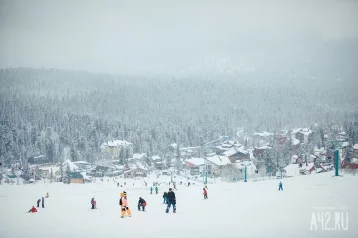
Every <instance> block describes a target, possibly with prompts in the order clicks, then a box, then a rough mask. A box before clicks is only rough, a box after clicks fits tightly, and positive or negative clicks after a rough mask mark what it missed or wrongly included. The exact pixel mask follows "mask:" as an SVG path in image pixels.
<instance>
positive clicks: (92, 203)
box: [91, 198, 97, 209]
mask: <svg viewBox="0 0 358 238" xmlns="http://www.w3.org/2000/svg"><path fill="white" fill-rule="evenodd" d="M91 205H92V207H91V209H97V202H96V199H95V198H92V199H91Z"/></svg>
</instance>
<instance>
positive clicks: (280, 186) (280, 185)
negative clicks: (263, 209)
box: [278, 181, 283, 191]
mask: <svg viewBox="0 0 358 238" xmlns="http://www.w3.org/2000/svg"><path fill="white" fill-rule="evenodd" d="M280 190H282V191H283V188H282V182H281V181H280V183H279V184H278V191H280Z"/></svg>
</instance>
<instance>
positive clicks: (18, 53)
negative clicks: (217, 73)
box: [0, 0, 358, 73]
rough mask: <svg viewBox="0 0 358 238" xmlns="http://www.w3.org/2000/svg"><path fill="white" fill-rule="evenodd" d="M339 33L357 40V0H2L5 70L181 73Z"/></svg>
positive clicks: (0, 52) (0, 62)
mask: <svg viewBox="0 0 358 238" xmlns="http://www.w3.org/2000/svg"><path fill="white" fill-rule="evenodd" d="M342 39H355V40H356V39H358V1H355V0H342V1H339V0H322V1H315V0H309V1H306V0H298V1H295V0H282V1H278V0H272V1H269V0H261V1H258V0H257V1H256V0H248V1H240V0H231V1H228V0H218V1H214V0H197V1H195V0H177V1H171V0H141V1H140V0H128V1H122V0H116V1H104V0H98V1H89V0H86V1H85V0H84V1H78V0H54V1H52V0H22V1H18V0H8V1H4V0H0V68H7V67H20V66H24V67H37V68H38V67H46V68H61V69H75V70H87V71H93V72H109V73H128V72H129V73H136V72H138V73H160V72H177V71H179V70H186V69H187V68H191V67H194V66H196V65H198V64H199V65H200V64H201V62H203V61H205V60H206V59H207V58H208V57H214V58H219V59H220V58H232V59H241V58H242V57H244V58H245V57H248V56H249V55H255V54H261V53H262V52H264V51H265V50H267V49H272V48H275V49H277V48H279V47H281V46H285V47H290V43H291V42H295V43H296V44H297V43H299V42H305V41H315V42H318V43H319V42H320V41H332V40H335V41H337V40H342ZM292 45H294V44H293V43H292ZM271 53H272V52H271Z"/></svg>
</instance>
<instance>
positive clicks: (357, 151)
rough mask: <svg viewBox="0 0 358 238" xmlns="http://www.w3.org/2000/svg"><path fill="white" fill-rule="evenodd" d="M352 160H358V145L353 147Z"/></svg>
mask: <svg viewBox="0 0 358 238" xmlns="http://www.w3.org/2000/svg"><path fill="white" fill-rule="evenodd" d="M352 156H353V158H358V144H355V145H353V153H352Z"/></svg>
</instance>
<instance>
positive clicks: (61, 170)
mask: <svg viewBox="0 0 358 238" xmlns="http://www.w3.org/2000/svg"><path fill="white" fill-rule="evenodd" d="M63 173H64V171H63V163H62V161H61V162H60V182H63Z"/></svg>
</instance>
